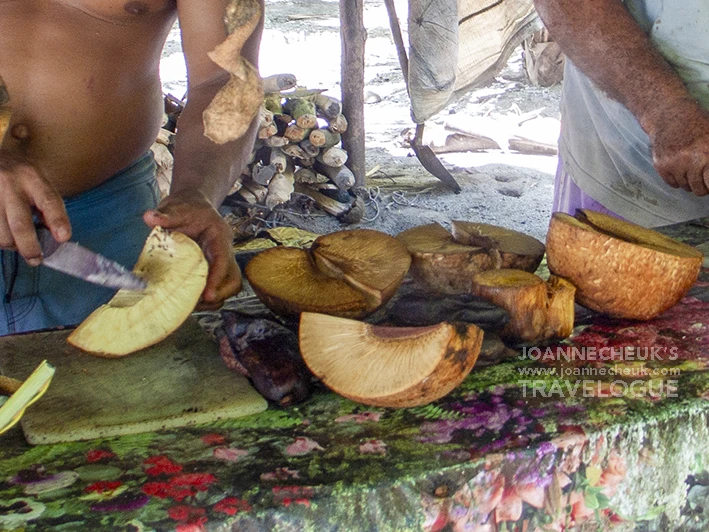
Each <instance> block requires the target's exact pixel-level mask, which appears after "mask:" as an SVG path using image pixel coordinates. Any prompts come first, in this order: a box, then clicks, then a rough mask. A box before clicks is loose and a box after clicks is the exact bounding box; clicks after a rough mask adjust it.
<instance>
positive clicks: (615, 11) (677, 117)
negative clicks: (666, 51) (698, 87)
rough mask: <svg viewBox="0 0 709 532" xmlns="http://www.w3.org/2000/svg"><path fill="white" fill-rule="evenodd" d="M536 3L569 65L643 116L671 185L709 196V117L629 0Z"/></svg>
mask: <svg viewBox="0 0 709 532" xmlns="http://www.w3.org/2000/svg"><path fill="white" fill-rule="evenodd" d="M535 5H536V7H537V11H538V12H539V15H540V16H541V18H542V20H543V21H544V23H545V24H546V26H547V28H548V29H549V32H550V33H551V34H552V36H553V37H554V39H555V40H556V41H557V42H558V43H559V45H560V46H561V49H562V50H563V51H564V53H565V54H566V55H567V56H568V57H569V59H571V61H572V62H573V63H574V64H575V65H576V66H578V68H579V69H581V71H583V72H584V73H585V74H586V75H587V76H588V77H589V78H590V79H591V80H592V81H593V82H594V83H595V84H596V85H597V86H598V87H599V88H600V89H601V90H603V91H604V92H606V93H607V94H608V95H609V96H610V97H611V98H613V99H615V100H617V101H619V102H620V103H622V104H623V105H625V106H626V107H627V108H628V109H629V110H630V112H631V113H633V115H634V116H635V117H636V118H637V120H638V122H639V123H640V125H641V127H642V128H643V130H645V132H646V133H647V134H648V136H649V137H650V143H651V147H652V153H653V162H654V165H655V168H656V170H657V171H658V173H659V174H660V175H661V176H662V178H663V179H664V180H665V182H666V183H667V184H668V185H670V186H671V187H674V188H677V187H681V188H683V189H685V190H691V191H692V192H694V193H695V194H696V195H698V196H703V195H706V194H709V188H707V186H708V185H709V113H708V112H707V111H706V110H705V109H703V108H702V107H701V106H700V105H699V104H698V103H697V102H696V100H694V98H692V96H691V95H690V94H689V92H688V91H687V88H686V87H685V85H684V83H683V82H682V80H681V79H680V77H679V76H678V75H677V73H676V72H675V71H674V69H673V68H672V67H671V66H670V65H669V64H668V63H667V61H665V59H664V58H663V57H662V55H660V53H659V52H658V51H657V50H656V49H655V48H654V46H653V45H652V44H651V43H650V40H649V39H648V37H647V35H645V33H644V32H643V31H642V29H641V28H640V26H639V25H638V24H637V22H636V21H635V20H634V19H633V18H632V16H631V15H630V13H629V12H628V11H627V9H626V8H625V6H624V5H623V4H622V2H621V1H620V0H594V1H590V0H585V1H584V0H582V1H579V0H535Z"/></svg>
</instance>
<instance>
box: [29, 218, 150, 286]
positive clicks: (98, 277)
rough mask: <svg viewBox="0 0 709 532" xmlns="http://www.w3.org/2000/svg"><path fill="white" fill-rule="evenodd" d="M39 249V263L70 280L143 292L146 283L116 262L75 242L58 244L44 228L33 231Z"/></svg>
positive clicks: (40, 227)
mask: <svg viewBox="0 0 709 532" xmlns="http://www.w3.org/2000/svg"><path fill="white" fill-rule="evenodd" d="M37 238H38V239H39V245H40V247H41V248H42V254H43V259H42V264H44V265H45V266H48V267H49V268H52V269H53V270H57V271H60V272H63V273H66V274H68V275H71V276H73V277H78V278H79V279H84V280H85V281H88V282H90V283H93V284H97V285H100V286H105V287H107V288H125V289H127V290H145V288H147V286H148V283H147V282H146V281H144V280H143V279H141V278H140V277H138V276H137V275H135V274H134V273H133V272H131V271H130V270H128V269H126V268H124V267H123V266H121V265H120V264H118V263H117V262H115V261H113V260H111V259H108V258H106V257H104V256H103V255H99V254H98V253H95V252H93V251H91V250H90V249H87V248H85V247H83V246H80V245H79V244H77V243H76V242H64V243H61V244H60V243H59V242H57V241H56V240H54V237H53V236H52V233H51V232H50V231H49V229H47V228H46V227H44V226H39V227H38V228H37Z"/></svg>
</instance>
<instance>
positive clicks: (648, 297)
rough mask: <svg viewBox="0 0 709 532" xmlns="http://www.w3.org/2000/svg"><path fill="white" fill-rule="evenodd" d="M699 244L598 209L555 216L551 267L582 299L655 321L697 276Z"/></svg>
mask: <svg viewBox="0 0 709 532" xmlns="http://www.w3.org/2000/svg"><path fill="white" fill-rule="evenodd" d="M703 260H704V256H703V254H702V253H701V252H700V251H699V250H698V249H696V248H694V247H692V246H689V245H687V244H683V243H682V242H679V241H677V240H674V239H672V238H670V237H667V236H665V235H662V234H660V233H658V232H657V231H654V230H652V229H647V228H644V227H641V226H639V225H636V224H633V223H630V222H627V221H624V220H620V219H618V218H614V217H612V216H608V215H606V214H602V213H599V212H596V211H591V210H579V211H577V214H576V216H575V217H573V216H569V215H568V214H564V213H561V212H556V213H554V214H553V215H552V218H551V222H550V224H549V231H548V233H547V262H548V266H549V270H550V271H551V272H553V273H554V274H556V275H559V276H561V277H564V278H566V279H568V280H569V281H571V282H572V283H573V284H574V285H575V286H576V301H577V302H578V303H579V304H581V305H583V306H584V307H587V308H589V309H592V310H595V311H597V312H600V313H603V314H606V315H609V316H613V317H617V318H627V319H636V320H649V319H652V318H654V317H656V316H659V315H660V314H662V313H663V312H664V311H666V310H667V309H669V308H670V307H672V306H674V305H675V304H676V303H677V302H678V301H679V300H680V299H682V297H684V295H685V294H686V293H687V292H688V291H689V289H690V288H691V287H692V285H693V284H694V283H695V281H696V280H697V276H698V275H699V271H700V269H701V266H702V262H703Z"/></svg>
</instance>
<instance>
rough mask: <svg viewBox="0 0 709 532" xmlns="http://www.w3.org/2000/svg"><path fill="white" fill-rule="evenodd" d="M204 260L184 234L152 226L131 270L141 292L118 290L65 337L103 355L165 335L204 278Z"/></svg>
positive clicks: (176, 323) (123, 352) (179, 322)
mask: <svg viewBox="0 0 709 532" xmlns="http://www.w3.org/2000/svg"><path fill="white" fill-rule="evenodd" d="M207 270H208V265H207V261H206V260H205V258H204V255H203V254H202V250H201V249H200V247H199V246H198V245H197V244H196V243H195V242H194V241H193V240H192V239H191V238H189V237H187V236H185V235H183V234H182V233H178V232H168V231H165V230H164V229H162V228H160V227H156V228H155V229H153V231H152V232H151V233H150V235H149V236H148V239H147V241H146V242H145V246H144V247H143V251H142V252H141V254H140V257H139V258H138V262H137V264H136V265H135V268H134V269H133V272H134V273H135V274H136V275H137V276H138V277H141V278H142V279H145V280H146V281H147V282H148V287H147V288H146V289H145V291H143V292H135V291H131V290H119V291H118V292H117V293H116V295H115V296H114V297H113V299H111V300H110V301H109V302H108V303H106V304H105V305H102V306H101V307H99V308H98V309H96V310H95V311H94V312H93V313H92V314H91V315H90V316H89V317H88V318H86V320H84V322H83V323H82V324H81V325H79V327H77V328H76V330H74V332H73V333H71V335H69V337H68V339H67V341H68V342H69V343H70V344H72V345H74V346H76V347H78V348H79V349H82V350H84V351H87V352H89V353H92V354H95V355H98V356H103V357H119V356H123V355H128V354H130V353H133V352H135V351H138V350H140V349H143V348H145V347H148V346H151V345H153V344H155V343H157V342H159V341H160V340H162V339H164V338H166V337H167V336H168V335H170V334H171V333H172V332H173V331H175V330H176V329H177V328H178V327H179V326H180V325H182V323H183V322H184V321H185V320H186V319H187V318H188V317H189V315H190V313H191V312H192V311H193V310H194V307H195V305H196V304H197V302H198V301H199V298H200V295H201V294H202V292H203V290H204V287H205V285H206V283H207Z"/></svg>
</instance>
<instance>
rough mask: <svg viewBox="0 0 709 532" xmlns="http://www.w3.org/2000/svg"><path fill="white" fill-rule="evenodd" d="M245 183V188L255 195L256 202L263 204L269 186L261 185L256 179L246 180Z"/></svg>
mask: <svg viewBox="0 0 709 532" xmlns="http://www.w3.org/2000/svg"><path fill="white" fill-rule="evenodd" d="M243 185H244V187H243V188H245V189H246V190H248V191H249V192H251V193H252V194H253V195H254V197H255V198H256V203H258V204H260V205H263V202H264V201H265V200H266V195H267V194H268V187H265V186H263V185H259V184H258V183H256V182H255V181H244V182H243Z"/></svg>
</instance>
